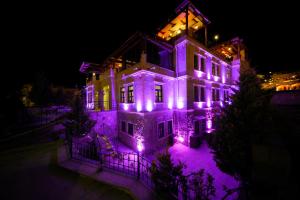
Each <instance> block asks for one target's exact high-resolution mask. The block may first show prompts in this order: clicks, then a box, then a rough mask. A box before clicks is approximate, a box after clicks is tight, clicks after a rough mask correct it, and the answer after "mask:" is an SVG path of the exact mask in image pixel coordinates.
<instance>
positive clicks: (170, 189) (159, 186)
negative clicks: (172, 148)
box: [150, 150, 186, 199]
mask: <svg viewBox="0 0 300 200" xmlns="http://www.w3.org/2000/svg"><path fill="white" fill-rule="evenodd" d="M157 161H158V162H157V163H156V162H152V165H151V168H150V173H151V178H152V180H153V182H154V185H155V190H156V192H157V194H160V195H161V196H162V197H163V198H167V199H173V198H175V196H176V195H177V193H178V184H181V186H182V188H186V179H185V177H184V176H183V172H182V170H183V167H184V165H183V163H179V164H178V165H175V164H174V163H173V162H172V160H171V155H170V153H169V152H168V150H166V152H165V153H163V154H160V155H158V157H157ZM174 195H175V196H174Z"/></svg>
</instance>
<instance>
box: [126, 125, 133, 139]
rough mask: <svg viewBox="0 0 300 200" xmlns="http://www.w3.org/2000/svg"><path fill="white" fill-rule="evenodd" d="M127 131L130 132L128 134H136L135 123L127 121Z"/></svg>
mask: <svg viewBox="0 0 300 200" xmlns="http://www.w3.org/2000/svg"><path fill="white" fill-rule="evenodd" d="M131 125H132V133H130V131H129V127H131ZM127 133H128V135H131V136H133V134H134V124H133V123H130V122H128V123H127Z"/></svg>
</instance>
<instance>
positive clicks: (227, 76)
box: [226, 68, 231, 80]
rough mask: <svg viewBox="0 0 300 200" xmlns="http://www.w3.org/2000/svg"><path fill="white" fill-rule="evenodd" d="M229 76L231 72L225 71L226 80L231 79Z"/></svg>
mask: <svg viewBox="0 0 300 200" xmlns="http://www.w3.org/2000/svg"><path fill="white" fill-rule="evenodd" d="M230 74H231V71H230V69H229V68H228V69H226V79H227V80H229V79H230V78H231V77H230Z"/></svg>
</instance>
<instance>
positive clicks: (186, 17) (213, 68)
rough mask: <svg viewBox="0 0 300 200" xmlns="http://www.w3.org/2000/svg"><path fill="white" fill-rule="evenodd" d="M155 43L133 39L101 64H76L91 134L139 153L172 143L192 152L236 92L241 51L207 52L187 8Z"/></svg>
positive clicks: (203, 27)
mask: <svg viewBox="0 0 300 200" xmlns="http://www.w3.org/2000/svg"><path fill="white" fill-rule="evenodd" d="M175 12H176V15H175V17H174V18H173V19H172V20H171V21H169V22H168V23H167V24H165V25H164V26H163V28H161V30H160V31H159V32H157V33H156V34H155V36H154V37H151V36H148V35H145V34H142V33H136V34H134V35H133V36H132V37H130V38H129V39H128V40H127V41H126V42H125V43H124V44H123V45H122V46H121V47H120V48H119V49H117V50H116V51H115V52H114V53H113V54H111V55H110V56H109V57H108V58H107V59H106V60H105V61H104V62H103V63H101V64H93V63H85V62H84V63H82V65H81V68H80V71H81V72H82V73H85V74H86V75H87V79H86V108H87V109H89V110H90V113H91V115H92V116H93V117H94V118H95V119H97V122H98V125H97V126H96V129H97V131H99V132H103V133H106V134H107V133H108V134H112V135H115V136H117V137H118V138H119V139H120V140H121V141H122V142H123V143H125V144H126V145H128V146H130V147H131V148H133V149H138V150H144V151H145V152H151V151H155V150H156V149H158V148H161V147H165V146H166V145H167V144H170V143H171V144H172V142H173V141H175V140H176V141H178V142H182V143H184V144H186V145H190V146H197V145H198V144H199V138H200V137H201V136H203V135H204V134H209V133H211V132H212V130H214V128H215V123H214V120H215V118H216V117H217V114H216V113H217V111H218V109H219V108H220V107H221V106H224V105H225V103H226V102H227V103H228V102H229V101H230V98H229V97H230V95H231V94H232V92H233V90H232V89H233V88H235V89H237V81H238V80H239V74H240V68H241V66H242V65H246V64H247V61H246V55H245V46H244V45H243V43H242V40H241V39H239V38H234V39H232V40H230V41H227V42H224V43H222V44H218V45H215V46H213V47H208V46H207V27H208V25H209V24H210V21H209V20H208V19H207V17H205V16H204V15H203V14H202V13H201V12H200V11H199V10H198V9H197V8H196V7H195V6H194V5H193V4H192V3H191V2H190V1H187V0H186V1H184V2H183V3H182V4H181V5H179V6H178V8H177V9H176V11H175Z"/></svg>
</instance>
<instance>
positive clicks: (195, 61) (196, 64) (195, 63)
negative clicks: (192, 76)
mask: <svg viewBox="0 0 300 200" xmlns="http://www.w3.org/2000/svg"><path fill="white" fill-rule="evenodd" d="M194 69H196V70H199V61H198V55H196V54H195V55H194Z"/></svg>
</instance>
